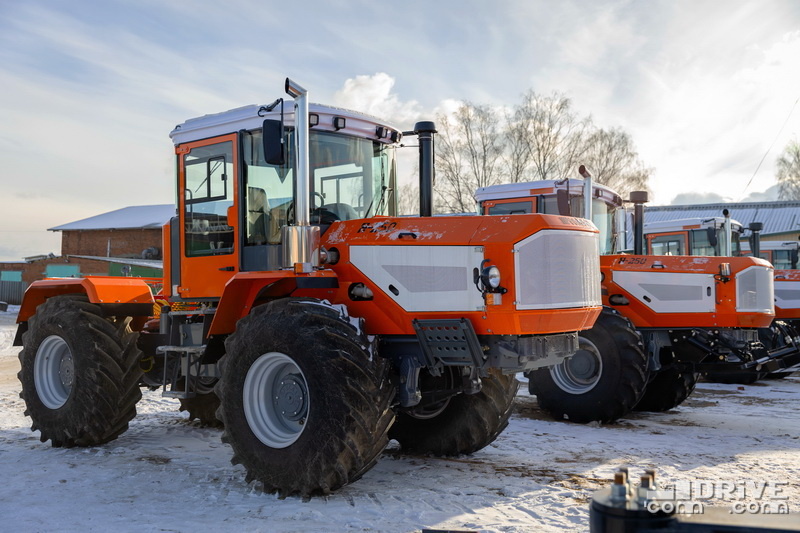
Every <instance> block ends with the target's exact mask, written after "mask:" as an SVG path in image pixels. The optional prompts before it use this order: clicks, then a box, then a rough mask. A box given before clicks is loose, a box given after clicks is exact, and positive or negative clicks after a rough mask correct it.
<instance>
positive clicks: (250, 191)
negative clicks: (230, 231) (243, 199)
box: [247, 187, 269, 244]
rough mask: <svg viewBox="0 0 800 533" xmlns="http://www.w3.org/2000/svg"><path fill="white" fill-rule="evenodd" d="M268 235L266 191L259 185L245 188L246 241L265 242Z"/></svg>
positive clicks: (251, 242) (249, 242)
mask: <svg viewBox="0 0 800 533" xmlns="http://www.w3.org/2000/svg"><path fill="white" fill-rule="evenodd" d="M267 235H269V213H267V192H266V191H265V190H264V189H262V188H260V187H248V188H247V243H248V244H265V243H266V242H267Z"/></svg>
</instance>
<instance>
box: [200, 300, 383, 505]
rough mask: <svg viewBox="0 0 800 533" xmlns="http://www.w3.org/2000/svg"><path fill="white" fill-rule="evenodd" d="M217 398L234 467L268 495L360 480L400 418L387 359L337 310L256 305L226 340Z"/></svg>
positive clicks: (319, 490)
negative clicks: (240, 468)
mask: <svg viewBox="0 0 800 533" xmlns="http://www.w3.org/2000/svg"><path fill="white" fill-rule="evenodd" d="M225 349H226V355H225V356H223V358H222V359H221V360H220V367H221V377H220V380H219V382H218V383H217V386H216V388H215V391H216V393H217V395H218V396H219V398H220V402H221V406H220V409H219V411H218V412H217V417H218V418H219V419H220V420H222V422H223V424H224V427H225V431H224V433H223V436H222V440H223V441H224V442H227V443H229V444H230V445H231V446H232V447H233V459H232V462H233V463H234V464H242V465H243V466H244V467H245V469H246V470H247V476H246V480H247V482H250V481H257V482H260V484H261V487H260V488H261V489H262V490H264V491H265V492H277V493H278V494H279V495H280V496H281V497H286V496H288V495H291V494H299V495H301V496H302V497H310V496H312V495H314V494H327V493H329V492H330V491H332V490H336V489H337V488H339V487H341V486H343V485H346V484H347V483H350V482H352V481H355V480H356V479H358V478H360V477H361V476H362V475H363V474H364V473H365V472H366V471H368V470H369V469H370V468H372V466H374V464H375V462H376V461H377V458H378V456H379V455H380V453H381V452H382V451H383V449H384V448H385V447H386V444H387V443H388V436H387V433H388V431H389V427H390V426H391V424H392V421H393V420H394V413H393V411H392V410H391V406H390V403H391V399H392V397H393V395H394V387H393V385H392V383H391V382H390V380H389V374H388V373H389V365H388V362H387V361H386V359H384V358H382V357H379V356H378V354H377V353H374V352H373V350H372V347H371V346H370V342H369V340H368V338H367V336H366V335H365V334H364V333H363V332H361V331H359V328H357V327H356V326H354V325H353V324H351V322H350V321H348V320H347V319H346V318H344V317H342V316H341V315H340V313H339V311H337V310H336V309H333V308H332V307H330V306H328V305H324V304H322V303H321V302H319V301H318V300H312V299H298V298H287V299H283V300H277V301H274V302H270V303H267V304H265V305H262V306H258V307H256V308H255V309H253V311H252V312H251V313H250V315H248V316H246V317H244V318H243V319H241V320H240V321H239V323H238V324H237V327H236V332H235V333H234V334H232V335H231V336H230V337H229V338H228V339H227V340H226V342H225Z"/></svg>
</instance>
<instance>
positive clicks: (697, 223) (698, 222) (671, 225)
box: [644, 217, 742, 234]
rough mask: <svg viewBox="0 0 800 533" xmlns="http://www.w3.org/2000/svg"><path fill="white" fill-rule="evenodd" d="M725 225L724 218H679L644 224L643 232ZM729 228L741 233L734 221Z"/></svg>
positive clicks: (739, 226)
mask: <svg viewBox="0 0 800 533" xmlns="http://www.w3.org/2000/svg"><path fill="white" fill-rule="evenodd" d="M724 223H725V217H710V218H679V219H675V220H662V221H659V222H645V224H644V232H645V234H647V233H664V232H667V231H684V230H690V229H701V228H711V227H716V228H720V227H722V225H723V224H724ZM731 227H732V228H733V230H734V231H737V232H741V231H742V224H741V223H739V222H738V221H736V220H733V219H731Z"/></svg>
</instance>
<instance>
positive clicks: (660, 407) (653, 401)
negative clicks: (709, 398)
mask: <svg viewBox="0 0 800 533" xmlns="http://www.w3.org/2000/svg"><path fill="white" fill-rule="evenodd" d="M698 377H699V374H695V373H694V372H681V371H679V370H678V369H676V368H667V369H666V370H661V371H659V372H658V373H657V374H656V375H655V376H654V377H653V379H651V380H650V382H649V383H648V384H647V388H645V391H644V395H643V396H642V399H641V400H639V403H637V404H636V407H635V409H636V410H637V411H656V412H659V411H668V410H670V409H672V408H674V407H677V406H679V405H680V404H682V403H683V402H684V400H686V398H688V397H689V395H690V394H692V391H694V387H695V385H696V384H697V378H698Z"/></svg>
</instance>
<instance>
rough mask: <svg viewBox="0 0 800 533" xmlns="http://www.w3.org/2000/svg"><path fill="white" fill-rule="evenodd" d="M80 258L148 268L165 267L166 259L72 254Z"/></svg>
mask: <svg viewBox="0 0 800 533" xmlns="http://www.w3.org/2000/svg"><path fill="white" fill-rule="evenodd" d="M69 257H77V258H78V259H91V260H93V261H107V262H109V263H119V264H123V265H132V266H138V267H147V268H162V269H163V268H164V261H162V260H160V259H130V258H127V257H101V256H97V255H70V256H69Z"/></svg>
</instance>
